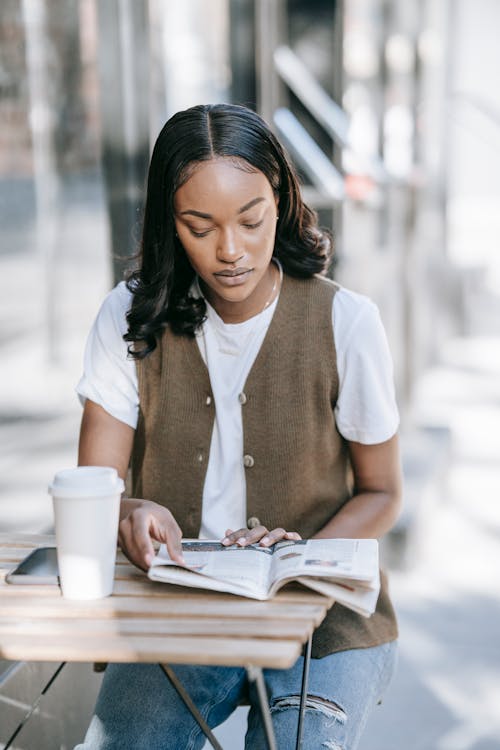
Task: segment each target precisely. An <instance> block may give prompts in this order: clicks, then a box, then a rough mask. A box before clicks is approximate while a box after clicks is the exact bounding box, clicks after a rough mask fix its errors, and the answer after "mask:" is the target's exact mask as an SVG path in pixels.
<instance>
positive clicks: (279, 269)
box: [257, 258, 283, 315]
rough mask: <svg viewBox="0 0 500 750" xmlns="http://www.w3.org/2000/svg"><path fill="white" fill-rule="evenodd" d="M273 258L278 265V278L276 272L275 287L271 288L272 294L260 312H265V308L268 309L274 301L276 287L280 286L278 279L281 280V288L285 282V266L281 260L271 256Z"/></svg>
mask: <svg viewBox="0 0 500 750" xmlns="http://www.w3.org/2000/svg"><path fill="white" fill-rule="evenodd" d="M271 260H272V261H273V262H274V263H275V264H276V265H277V266H278V278H276V274H275V275H274V284H273V288H272V289H271V294H270V295H269V299H268V300H267V302H266V304H265V305H264V307H263V308H262V310H261V311H260V312H264V310H266V309H267V308H268V307H269V305H270V304H271V302H272V301H273V299H274V293H275V291H276V287H277V286H278V281H279V285H280V289H281V284H282V283H283V266H282V265H281V263H280V262H279V260H278V259H277V258H271ZM259 314H260V313H257V315H259Z"/></svg>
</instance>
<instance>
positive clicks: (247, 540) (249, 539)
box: [236, 526, 269, 547]
mask: <svg viewBox="0 0 500 750" xmlns="http://www.w3.org/2000/svg"><path fill="white" fill-rule="evenodd" d="M268 533H269V531H268V530H267V529H266V527H265V526H256V527H255V528H254V529H245V530H244V533H243V534H241V535H240V536H239V537H238V539H237V540H236V544H238V545H239V546H240V547H246V546H248V545H249V544H256V543H257V542H258V541H259V539H262V537H263V536H265V535H266V534H268Z"/></svg>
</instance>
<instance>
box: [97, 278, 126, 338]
mask: <svg viewBox="0 0 500 750" xmlns="http://www.w3.org/2000/svg"><path fill="white" fill-rule="evenodd" d="M131 304H132V293H131V292H130V291H129V290H128V289H127V285H126V283H125V282H124V281H120V283H119V284H117V285H116V286H115V287H114V288H113V289H111V291H110V292H108V294H107V295H106V297H105V298H104V300H103V302H102V305H101V308H100V310H99V313H98V315H97V321H96V323H97V326H98V327H99V328H101V329H102V328H113V329H115V330H117V331H119V332H120V333H122V334H123V333H125V332H126V330H127V313H128V311H129V310H130V306H131Z"/></svg>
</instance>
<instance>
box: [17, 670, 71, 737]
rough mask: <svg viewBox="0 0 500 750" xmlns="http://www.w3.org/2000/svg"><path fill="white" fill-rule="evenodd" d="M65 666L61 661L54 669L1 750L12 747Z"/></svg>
mask: <svg viewBox="0 0 500 750" xmlns="http://www.w3.org/2000/svg"><path fill="white" fill-rule="evenodd" d="M65 664H66V662H65V661H63V662H62V663H61V664H60V665H59V666H58V668H57V669H56V671H55V672H54V674H53V675H52V677H51V678H50V680H49V681H48V682H47V684H46V685H45V687H44V688H43V690H42V692H41V693H40V695H39V696H38V698H37V699H36V701H35V702H34V703H33V704H32V705H31V708H30V710H29V711H28V712H27V714H26V716H25V717H24V719H23V720H22V721H21V723H20V724H19V725H18V727H17V729H16V730H15V732H14V733H13V734H11V736H10V737H9V739H8V740H7V744H5V745H4V746H3V750H8V748H9V747H10V746H11V745H12V743H13V742H14V740H15V739H16V737H17V735H18V734H19V732H20V731H21V729H22V728H23V727H24V725H25V724H26V722H27V721H28V719H29V718H30V716H31V715H32V713H33V711H35V710H36V709H37V707H38V704H39V703H40V701H41V700H42V697H43V696H44V695H45V693H46V692H47V690H48V689H49V688H50V686H51V685H52V683H53V682H54V680H55V679H56V677H57V676H58V674H59V672H60V671H61V669H62V668H63V667H64V665H65Z"/></svg>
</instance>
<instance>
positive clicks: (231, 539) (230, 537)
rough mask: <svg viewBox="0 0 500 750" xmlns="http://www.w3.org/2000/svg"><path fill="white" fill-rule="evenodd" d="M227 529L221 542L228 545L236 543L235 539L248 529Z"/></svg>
mask: <svg viewBox="0 0 500 750" xmlns="http://www.w3.org/2000/svg"><path fill="white" fill-rule="evenodd" d="M227 531H229V534H228V533H227V532H226V536H225V537H224V539H223V540H222V544H224V545H226V546H229V545H231V544H236V542H237V540H238V539H239V538H240V537H242V536H244V535H245V534H246V533H247V532H248V529H238V530H237V531H231V529H228V530H227Z"/></svg>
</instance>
